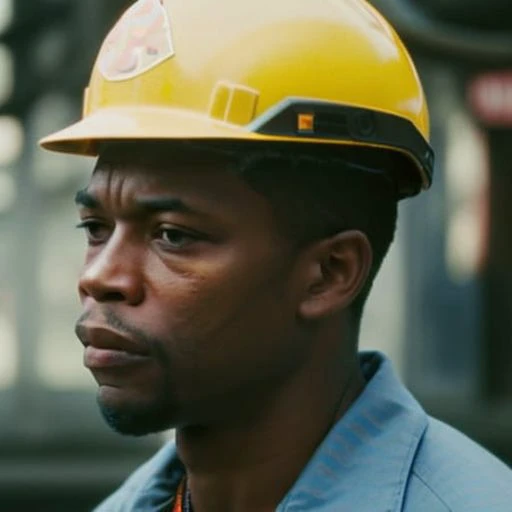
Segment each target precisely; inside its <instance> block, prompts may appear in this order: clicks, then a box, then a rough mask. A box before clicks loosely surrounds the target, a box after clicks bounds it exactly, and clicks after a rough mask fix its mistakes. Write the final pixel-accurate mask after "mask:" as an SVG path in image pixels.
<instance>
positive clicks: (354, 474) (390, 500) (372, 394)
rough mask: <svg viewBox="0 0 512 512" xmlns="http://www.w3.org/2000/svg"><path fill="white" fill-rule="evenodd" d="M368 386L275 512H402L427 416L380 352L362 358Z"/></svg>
mask: <svg viewBox="0 0 512 512" xmlns="http://www.w3.org/2000/svg"><path fill="white" fill-rule="evenodd" d="M360 360H361V365H362V368H363V373H364V374H365V377H366V380H367V385H366V387H365V389H364V390H363V392H362V393H361V395H360V396H359V397H358V399H357V400H356V401H355V402H354V403H353V404H352V406H351V407H350V409H349V410H348V411H347V413H346V414H345V415H344V416H343V417H342V418H341V420H340V421H339V422H338V423H337V424H336V425H335V426H334V427H333V428H332V430H331V431H330V433H329V434H328V435H327V437H326V438H325V439H324V441H323V442H322V444H321V445H320V446H319V448H318V449H317V451H316V452H315V454H314V456H313V457H312V459H311V460H310V462H309V463H308V464H307V466H306V467H305V469H304V470H303V472H302V473H301V475H300V476H299V479H298V480H297V481H296V483H295V485H294V486H293V487H292V489H291V490H290V492H289V493H288V494H287V496H286V497H285V498H284V500H283V501H282V502H281V504H280V505H279V507H278V508H277V511H276V512H295V511H305V510H315V511H317V512H320V511H323V510H324V511H327V510H328V511H332V510H357V511H358V512H390V511H395V510H400V508H401V504H402V501H403V497H404V492H405V486H406V482H407V478H408V475H409V472H410V470H411V466H412V464H413V460H414V455H415V453H416V450H417V448H418V445H419V443H420V441H421V438H422V436H423V433H424V431H425V429H426V427H427V415H426V413H425V412H424V411H423V409H422V408H421V406H420V405H419V404H418V402H416V400H415V399H414V398H413V397H412V396H411V394H410V393H409V392H408V391H407V390H406V389H405V387H404V386H403V385H402V383H401V382H400V381H399V380H398V378H397V376H396V375H395V373H394V371H393V368H392V365H391V363H390V361H389V360H388V359H387V358H386V357H385V356H383V355H382V354H380V353H377V352H373V353H361V355H360Z"/></svg>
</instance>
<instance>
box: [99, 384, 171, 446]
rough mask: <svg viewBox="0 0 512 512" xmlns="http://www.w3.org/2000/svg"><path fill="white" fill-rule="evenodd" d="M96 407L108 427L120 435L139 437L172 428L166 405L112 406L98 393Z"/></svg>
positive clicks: (118, 404) (112, 404)
mask: <svg viewBox="0 0 512 512" xmlns="http://www.w3.org/2000/svg"><path fill="white" fill-rule="evenodd" d="M98 405H99V408H100V412H101V415H102V416H103V419H104V420H105V421H106V423H107V424H108V426H109V427H110V428H111V429H112V430H114V431H115V432H117V433H119V434H122V435H127V436H137V437H140V436H145V435H148V434H155V433H158V432H163V431H165V430H169V429H170V428H173V427H174V425H173V420H172V418H171V417H169V416H168V411H169V408H168V407H167V404H156V403H155V404H152V405H149V404H145V405H143V404H140V403H139V404H130V405H129V404H127V403H123V404H120V403H115V404H114V403H112V401H111V400H105V399H104V397H102V395H101V393H100V394H99V395H98ZM166 413H167V414H166Z"/></svg>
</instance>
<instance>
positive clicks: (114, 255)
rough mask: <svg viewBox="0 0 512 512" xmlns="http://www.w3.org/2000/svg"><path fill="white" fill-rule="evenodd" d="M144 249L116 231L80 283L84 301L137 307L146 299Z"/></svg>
mask: <svg viewBox="0 0 512 512" xmlns="http://www.w3.org/2000/svg"><path fill="white" fill-rule="evenodd" d="M142 252H143V251H142V248H140V247H137V245H136V244H133V243H129V242H128V241H126V240H125V239H124V237H123V235H122V234H121V233H119V232H118V231H117V230H116V231H114V233H113V234H112V236H111V237H110V239H109V240H108V242H107V243H106V244H105V245H104V246H103V247H102V248H101V250H100V251H99V252H97V253H96V254H94V255H93V256H92V257H91V258H90V259H89V261H87V262H86V264H85V266H84V269H83V271H82V274H81V276H80V279H79V293H80V298H81V300H82V301H83V300H84V299H86V298H87V297H92V298H93V299H94V300H96V301H97V302H125V303H127V304H129V305H131V306H136V305H137V304H139V303H140V302H142V301H143V299H144V284H143V269H142V266H143V262H142V261H141V259H142Z"/></svg>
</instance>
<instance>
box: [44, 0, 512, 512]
mask: <svg viewBox="0 0 512 512" xmlns="http://www.w3.org/2000/svg"><path fill="white" fill-rule="evenodd" d="M427 140H428V114H427V107H426V104H425V99H424V95H423V92H422V89H421V85H420V83H419V80H418V77H417V74H416V71H415V69H414V67H413V65H412V63H411V60H410V58H409V56H408V54H407V53H406V51H405V49H404V47H403V45H402V44H401V42H400V41H399V39H398V38H397V36H396V34H395V33H394V32H393V30H392V29H391V28H390V27H389V25H388V24H387V23H386V22H385V20H383V19H382V18H381V17H380V15H379V14H377V13H376V12H375V11H374V10H373V9H372V8H371V7H370V6H369V5H368V4H366V3H364V2H362V1H359V0H345V1H344V0H338V1H335V0H316V1H315V2H312V1H310V0H281V1H280V2H275V1H270V0H260V1H259V2H253V3H249V2H241V1H240V0H238V1H235V0H218V1H216V2H209V1H206V0H188V1H185V0H174V1H170V0H169V1H163V2H161V1H159V0H139V1H138V2H136V3H135V4H134V6H133V7H132V8H131V9H129V10H128V11H127V13H126V14H125V15H124V16H123V18H122V19H121V20H120V22H119V23H118V24H117V25H116V27H115V29H114V30H113V31H112V32H111V34H110V35H109V36H108V37H107V39H106V42H105V44H104V45H103V47H102V49H101V51H100V55H99V58H98V61H97V63H96V66H95V69H94V72H93V76H92V79H91V83H90V86H89V88H88V89H87V90H86V97H85V108H84V119H83V120H82V121H80V122H79V123H77V124H75V125H73V126H71V127H69V128H67V129H65V130H63V131H62V132H59V133H57V134H54V135H52V136H50V137H48V138H46V139H45V140H44V141H43V142H42V143H43V146H45V147H47V148H49V149H53V150H57V151H65V152H71V153H77V154H87V155H96V156H99V159H98V163H97V166H96V169H95V171H94V173H93V175H92V178H91V181H90V184H89V185H88V187H87V188H86V189H85V190H82V191H80V192H78V193H77V196H76V202H77V204H78V207H79V210H80V216H81V223H80V227H82V228H83V229H84V230H85V232H86V236H87V240H88V249H87V257H86V262H85V267H84V270H83V273H82V275H81V278H80V283H79V291H80V297H81V300H82V303H83V306H84V313H83V315H82V317H81V319H80V320H79V322H78V324H77V328H76V332H77V335H78V337H79V338H80V340H81V341H82V343H83V344H84V346H85V365H86V366H87V367H88V368H89V369H90V370H91V372H92V374H93V376H94V378H95V379H96V381H97V382H98V384H99V392H98V402H99V405H100V408H101V411H102V413H103V415H104V417H105V419H106V421H107V422H108V423H109V424H110V425H111V427H112V428H113V429H115V430H116V431H118V432H120V433H122V434H129V435H144V434H147V433H150V432H159V431H163V430H165V429H169V428H176V445H174V444H172V443H170V444H168V445H166V446H165V447H164V448H163V449H162V450H161V451H160V452H159V453H158V454H157V455H156V456H155V457H154V458H153V459H152V460H150V461H149V462H148V463H147V464H146V465H144V466H143V467H141V468H140V469H139V470H137V471H136V472H135V473H134V474H133V475H132V476H131V477H130V479H129V480H128V481H127V482H126V483H125V484H124V485H123V486H122V487H121V489H120V490H118V491H117V492H116V493H115V494H113V495H112V496H111V497H110V498H109V499H107V501H106V502H105V503H104V504H102V505H100V507H99V508H98V510H99V511H108V512H114V511H135V510H136V511H145V512H146V511H147V512H150V511H168V512H171V511H172V510H175V511H186V510H194V511H195V512H216V511H222V512H228V511H238V512H269V511H273V510H278V511H287V512H291V511H311V510H314V511H329V512H339V511H357V512H367V511H368V512H369V511H372V512H380V511H382V512H384V511H399V510H404V511H415V512H436V511H461V512H462V511H464V512H467V511H470V510H474V511H482V512H484V511H485V512H492V511H495V512H498V511H499V512H504V511H507V510H511V508H510V507H511V504H512V478H511V473H510V471H509V470H508V468H506V466H505V465H503V464H502V463H500V462H499V461H497V460H496V459H495V458H493V457H492V456H491V455H490V454H488V453H487V452H485V451H484V450H483V449H482V448H480V447H478V446H477V445H475V444H474V443H472V442H471V441H470V440H468V439H467V438H465V437H464V436H463V435H462V434H460V433H457V432H455V431H453V430H452V429H450V428H449V427H448V426H446V425H444V424H442V423H440V422H438V421H436V420H434V419H432V418H429V417H428V416H427V415H426V414H425V412H424V411H423V410H422V409H421V407H420V406H419V404H418V403H417V402H416V401H415V400H414V399H413V398H412V397H411V396H410V395H409V393H408V392H407V391H406V390H405V388H404V387H403V386H402V384H400V382H399V381H398V380H397V378H396V377H395V376H394V374H393V370H392V368H391V365H390V362H389V361H388V360H387V359H386V358H385V357H384V356H383V355H381V354H377V353H365V354H359V355H358V353H357V341H358V331H359V324H360V320H361V315H362V312H363V306H364V302H365V300H366V297H367V296H368V293H369V290H370V287H371V284H372V281H373V279H374V277H375V275H376V273H377V272H378V269H379V266H380V264H381V262H382V260H383V258H384V256H385V254H386V252H387V250H388V247H389V245H390V243H391V242H392V239H393V234H394V230H395V222H396V215H397V201H398V200H399V199H401V198H405V197H407V196H411V195H414V194H416V193H418V192H419V191H420V190H421V189H422V188H428V186H429V185H430V182H431V177H432V167H433V155H432V150H431V149H430V147H429V144H428V142H427Z"/></svg>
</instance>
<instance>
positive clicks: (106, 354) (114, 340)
mask: <svg viewBox="0 0 512 512" xmlns="http://www.w3.org/2000/svg"><path fill="white" fill-rule="evenodd" d="M76 333H77V336H78V338H79V339H80V341H81V342H82V344H83V345H84V347H85V353H84V365H85V366H86V367H87V368H89V369H91V370H93V369H102V368H114V367H122V366H127V365H133V364H139V363H141V362H143V361H144V360H146V359H147V358H148V357H149V347H147V346H146V345H145V344H142V343H140V342H138V341H136V340H134V339H132V338H130V337H129V336H127V335H125V334H123V333H121V332H119V331H117V330H115V329H112V328H110V327H106V326H104V325H97V324H90V323H82V324H79V325H78V326H77V328H76Z"/></svg>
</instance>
